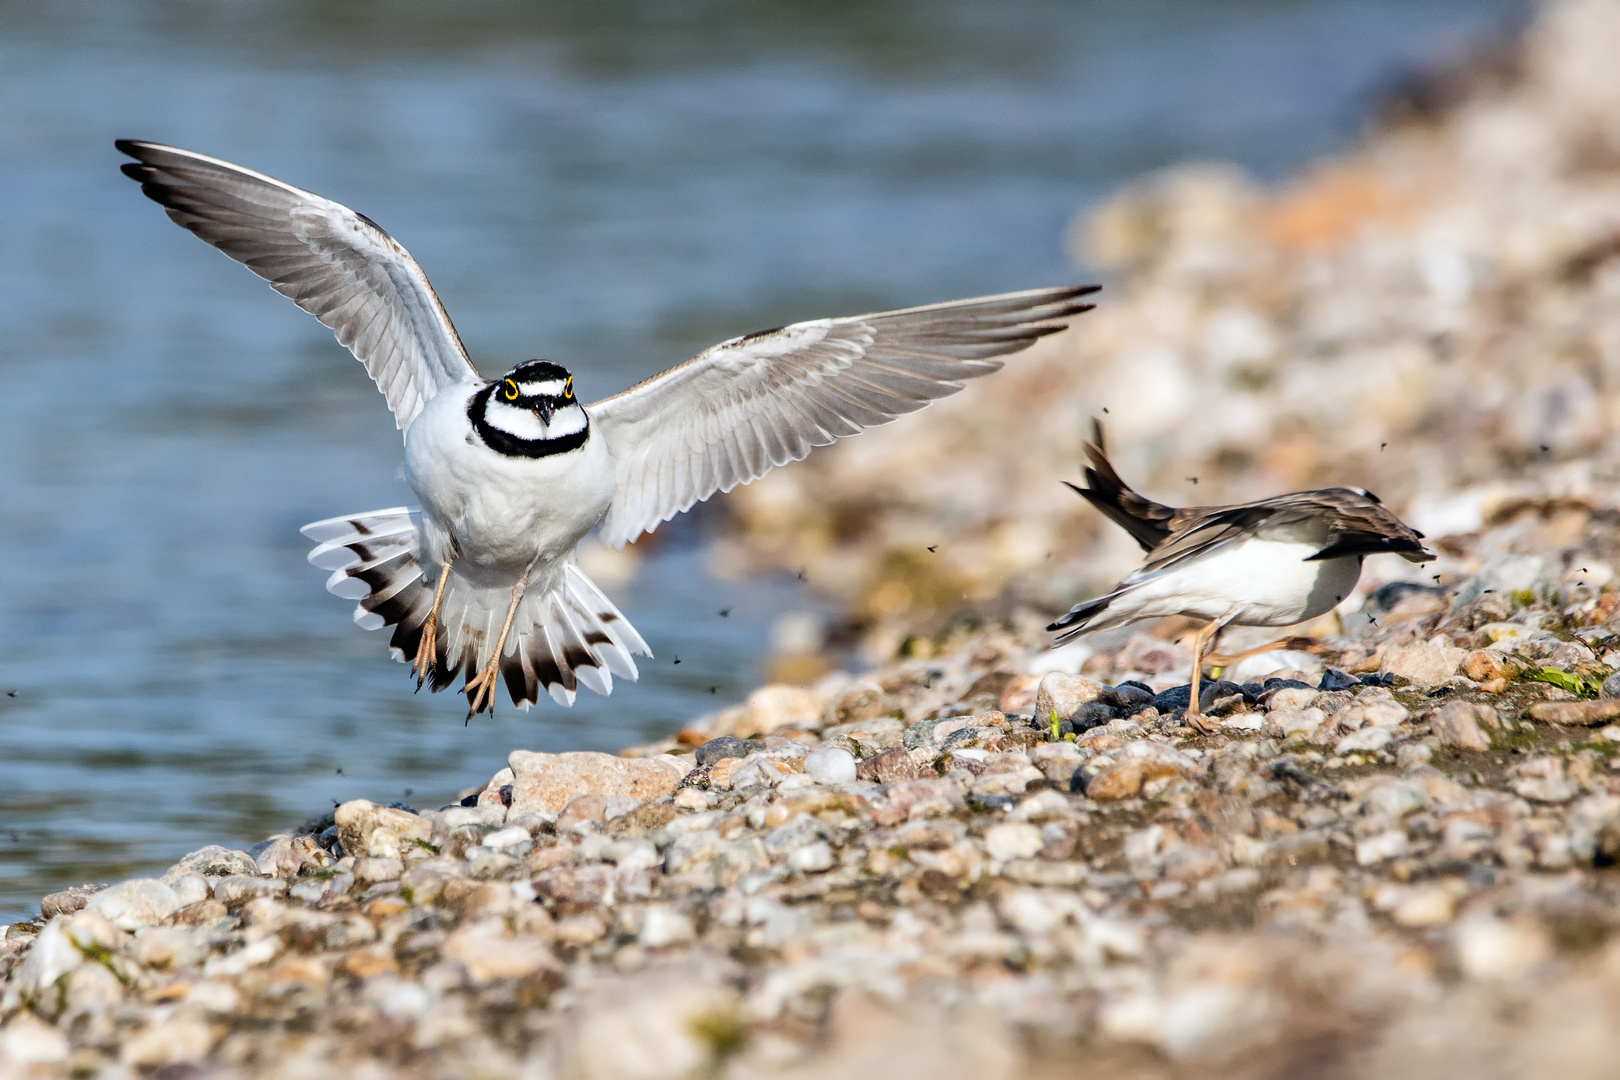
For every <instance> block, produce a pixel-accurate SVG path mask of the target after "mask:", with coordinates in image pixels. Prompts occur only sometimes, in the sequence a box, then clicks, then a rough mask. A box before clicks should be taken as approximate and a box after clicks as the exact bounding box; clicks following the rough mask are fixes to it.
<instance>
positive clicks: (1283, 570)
mask: <svg viewBox="0 0 1620 1080" xmlns="http://www.w3.org/2000/svg"><path fill="white" fill-rule="evenodd" d="M1092 439H1093V441H1092V442H1089V443H1087V444H1086V448H1085V449H1086V457H1088V458H1089V459H1091V465H1090V467H1088V468H1087V469H1086V486H1085V487H1083V488H1081V487H1075V486H1074V485H1073V484H1068V486H1069V487H1070V488H1073V489H1074V490H1075V491H1076V492H1077V493H1079V494H1080V496H1081V497H1083V498H1084V499H1085V500H1086V501H1087V502H1089V503H1091V505H1092V506H1095V507H1096V508H1097V509H1098V510H1101V511H1102V512H1103V513H1104V514H1106V515H1108V517H1109V518H1111V519H1112V520H1113V521H1114V523H1115V524H1116V525H1118V526H1119V527H1120V528H1122V529H1124V530H1125V531H1126V532H1128V533H1130V534H1131V535H1132V536H1133V537H1135V538H1136V542H1137V543H1138V544H1140V545H1142V550H1143V551H1146V552H1147V553H1148V558H1147V562H1146V563H1144V564H1143V565H1142V567H1141V569H1139V570H1136V571H1134V572H1132V573H1131V574H1130V575H1129V576H1127V577H1126V578H1125V580H1123V581H1121V582H1120V583H1119V585H1118V586H1116V587H1115V588H1114V591H1113V592H1110V593H1108V594H1107V595H1106V596H1099V597H1097V598H1096V599H1095V600H1087V601H1086V602H1085V603H1083V604H1076V605H1075V606H1074V607H1073V608H1071V609H1070V610H1069V613H1068V614H1067V615H1064V616H1063V617H1062V618H1061V619H1058V620H1057V621H1056V622H1054V623H1052V624H1051V625H1050V626H1048V627H1047V629H1048V630H1051V631H1058V632H1060V633H1059V634H1058V637H1057V640H1055V641H1054V642H1053V643H1052V644H1053V645H1054V646H1056V645H1061V644H1063V643H1064V642H1066V641H1068V640H1070V639H1071V638H1074V637H1075V636H1077V635H1079V634H1082V633H1085V632H1087V631H1091V630H1108V629H1112V628H1113V627H1116V626H1124V625H1126V624H1127V623H1133V622H1136V621H1137V620H1139V619H1158V618H1163V617H1165V616H1167V615H1186V616H1189V617H1191V618H1195V619H1202V620H1204V621H1205V622H1206V624H1207V625H1205V626H1204V627H1203V628H1202V629H1200V630H1199V631H1198V633H1197V635H1196V636H1194V638H1193V665H1192V697H1191V700H1190V701H1189V702H1188V705H1187V721H1188V723H1190V724H1192V725H1193V726H1194V727H1195V728H1197V729H1198V730H1200V731H1206V732H1207V731H1209V730H1211V729H1210V728H1209V727H1208V726H1207V725H1206V724H1205V723H1204V722H1203V720H1202V719H1201V717H1200V715H1199V711H1198V684H1199V681H1200V680H1201V679H1202V678H1203V667H1204V653H1205V651H1206V650H1207V649H1208V648H1209V647H1210V646H1211V645H1213V644H1214V641H1215V638H1216V636H1217V635H1218V634H1219V633H1220V632H1221V630H1222V628H1224V627H1226V626H1228V625H1236V626H1292V625H1294V624H1295V623H1302V622H1305V621H1306V620H1308V619H1314V618H1316V617H1317V616H1318V615H1321V614H1322V613H1323V612H1326V611H1331V610H1333V608H1334V607H1336V606H1337V605H1338V604H1339V602H1340V601H1342V600H1343V599H1344V598H1345V597H1346V596H1349V595H1350V592H1351V590H1352V589H1354V588H1355V587H1356V582H1357V581H1358V580H1360V578H1361V562H1362V560H1363V559H1365V558H1366V557H1367V556H1368V555H1376V554H1379V553H1380V552H1390V553H1392V554H1395V555H1399V556H1401V558H1403V559H1406V560H1407V561H1409V562H1415V563H1421V562H1428V561H1429V560H1430V559H1432V558H1434V553H1433V552H1431V551H1429V550H1427V549H1426V548H1424V546H1423V545H1422V543H1420V541H1421V540H1422V539H1423V534H1422V533H1420V532H1418V531H1417V530H1416V529H1413V528H1411V527H1410V526H1408V525H1407V524H1406V523H1405V522H1403V521H1401V520H1400V519H1399V518H1397V517H1396V516H1395V515H1394V514H1392V513H1390V512H1389V511H1388V510H1386V509H1384V507H1383V504H1381V503H1380V502H1379V501H1378V496H1376V495H1374V494H1373V493H1372V492H1370V491H1364V490H1362V489H1361V488H1323V489H1322V490H1320V491H1296V492H1294V493H1293V494H1292V495H1278V496H1277V497H1275V498H1271V499H1261V500H1260V501H1259V502H1252V503H1240V504H1238V505H1234V506H1187V507H1183V508H1182V509H1179V510H1177V509H1176V508H1174V507H1171V506H1164V505H1162V504H1160V503H1156V502H1153V501H1152V500H1151V499H1146V498H1144V497H1142V496H1141V495H1139V494H1137V493H1136V492H1134V491H1132V490H1131V489H1130V488H1129V487H1128V486H1126V484H1125V481H1123V480H1121V479H1120V478H1119V474H1118V473H1117V472H1115V471H1114V467H1113V465H1111V464H1109V462H1108V454H1107V451H1106V450H1105V449H1104V444H1103V432H1102V424H1100V423H1098V422H1097V421H1095V420H1094V421H1092ZM1064 483H1066V484H1067V483H1068V481H1064Z"/></svg>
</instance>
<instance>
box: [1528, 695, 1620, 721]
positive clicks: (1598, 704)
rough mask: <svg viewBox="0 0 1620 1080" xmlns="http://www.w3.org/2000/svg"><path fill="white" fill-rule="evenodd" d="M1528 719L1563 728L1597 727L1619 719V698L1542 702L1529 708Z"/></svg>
mask: <svg viewBox="0 0 1620 1080" xmlns="http://www.w3.org/2000/svg"><path fill="white" fill-rule="evenodd" d="M1530 717H1531V719H1534V720H1540V721H1541V722H1542V723H1545V724H1559V725H1561V726H1564V727H1597V726H1598V725H1599V724H1606V723H1608V722H1609V721H1610V720H1614V719H1616V718H1620V698H1609V699H1602V700H1598V701H1543V702H1542V703H1541V704H1539V705H1532V706H1530Z"/></svg>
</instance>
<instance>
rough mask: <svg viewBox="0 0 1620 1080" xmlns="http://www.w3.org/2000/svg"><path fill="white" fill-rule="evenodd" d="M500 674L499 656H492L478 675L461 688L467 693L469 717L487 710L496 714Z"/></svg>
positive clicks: (491, 713) (492, 714)
mask: <svg viewBox="0 0 1620 1080" xmlns="http://www.w3.org/2000/svg"><path fill="white" fill-rule="evenodd" d="M500 674H501V665H500V661H499V658H492V659H491V660H490V662H489V663H487V664H485V665H484V670H482V671H480V672H479V673H478V675H477V677H475V678H472V679H469V680H468V681H467V685H466V686H463V687H462V688H461V692H462V693H464V694H466V695H467V719H469V720H471V719H472V718H473V717H475V716H477V715H478V714H479V713H481V712H484V711H485V710H488V712H489V715H491V716H494V715H495V687H496V684H497V682H498V681H499V679H500Z"/></svg>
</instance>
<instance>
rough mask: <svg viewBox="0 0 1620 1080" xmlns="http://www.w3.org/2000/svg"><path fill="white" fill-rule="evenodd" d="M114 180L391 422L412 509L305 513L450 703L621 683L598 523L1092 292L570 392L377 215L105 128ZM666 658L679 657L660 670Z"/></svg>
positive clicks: (884, 415)
mask: <svg viewBox="0 0 1620 1080" xmlns="http://www.w3.org/2000/svg"><path fill="white" fill-rule="evenodd" d="M117 147H118V149H119V150H121V151H123V152H124V153H125V154H128V155H129V156H130V157H133V158H135V159H136V160H135V161H134V162H132V163H126V164H125V165H124V166H123V171H124V173H125V174H126V175H128V176H129V177H131V178H132V179H134V180H137V181H139V182H140V184H141V190H142V191H144V192H145V193H146V194H147V195H148V196H149V197H150V198H152V199H153V200H155V201H156V202H158V203H160V204H161V205H162V206H163V208H164V209H165V210H166V211H167V212H168V215H169V217H170V219H171V220H173V221H174V222H175V223H176V224H178V225H180V226H182V227H183V228H186V229H189V230H191V231H192V232H194V233H196V234H197V235H198V236H199V237H201V238H202V239H203V240H204V241H206V242H207V243H209V244H212V245H213V246H214V247H217V248H218V249H219V250H221V251H223V252H224V253H225V254H227V255H229V256H230V257H231V258H233V259H235V260H237V261H238V262H240V263H243V264H244V265H246V266H247V268H248V269H250V270H252V271H253V272H254V273H255V274H258V275H259V276H260V277H262V278H265V279H267V280H268V281H269V282H270V285H271V287H272V288H274V289H275V290H276V291H277V292H279V293H281V294H282V295H283V296H286V297H289V298H290V299H291V300H292V301H293V302H294V303H296V304H297V305H298V306H299V307H301V308H303V309H304V310H305V311H307V312H309V313H310V314H312V315H314V316H315V317H316V318H318V319H319V320H320V321H321V322H322V323H324V324H325V325H326V326H328V327H329V328H331V329H332V331H333V332H334V333H335V334H336V335H337V339H338V341H339V342H340V343H341V344H343V345H344V346H346V347H347V348H348V349H349V351H350V352H352V353H353V354H354V355H355V357H356V358H357V359H358V360H359V361H360V362H361V363H362V364H364V365H365V366H366V371H367V372H368V373H369V374H370V375H371V377H372V379H373V380H375V381H376V383H377V388H378V389H379V390H381V391H382V392H383V395H384V396H385V397H386V398H387V400H388V407H389V409H391V410H392V411H393V414H394V423H395V424H396V426H398V427H399V429H400V430H401V431H403V432H404V438H405V479H406V481H407V483H408V484H409V485H410V488H411V491H412V492H413V493H414V494H415V495H416V497H417V499H418V500H419V501H420V503H421V509H420V510H412V509H409V508H407V507H394V508H392V509H388V510H377V511H373V512H371V513H365V514H354V515H349V516H345V517H337V518H330V519H328V520H326V521H317V522H315V523H313V524H310V525H306V526H304V528H303V532H304V535H305V536H307V537H309V538H310V539H311V540H313V541H315V542H316V544H317V546H316V548H315V549H314V550H313V551H312V552H311V553H310V556H309V561H310V562H312V563H314V564H315V565H316V566H318V567H320V568H322V569H325V570H330V571H331V572H332V574H331V577H330V578H329V579H328V580H327V583H326V587H327V588H328V589H329V590H330V591H331V592H333V593H335V594H337V595H338V596H342V597H346V598H349V599H354V600H358V601H359V602H360V603H359V607H358V608H357V609H356V611H355V616H354V618H355V622H357V623H359V624H360V625H361V626H362V627H364V628H366V629H368V630H377V629H381V628H383V627H385V626H392V627H393V628H394V633H393V637H392V638H391V639H390V642H389V645H390V649H391V651H392V653H393V655H394V658H395V659H397V660H401V661H404V660H407V659H408V660H409V661H410V663H411V670H412V673H413V674H414V675H415V676H416V679H417V688H418V689H420V688H421V686H422V684H423V682H424V681H430V682H431V685H432V688H433V689H434V690H435V691H437V690H442V689H444V688H445V687H447V686H449V685H451V684H452V683H453V682H454V681H455V679H456V677H457V676H458V675H460V676H461V677H462V678H463V680H464V681H463V684H462V692H463V693H465V694H466V695H467V703H468V713H467V715H468V717H469V718H470V717H472V716H473V715H474V714H476V713H478V712H480V711H482V710H484V709H486V708H487V709H489V710H490V711H491V712H493V711H494V703H495V696H496V693H497V690H496V685H497V682H498V680H499V679H500V678H502V677H504V679H505V681H506V686H507V690H508V691H509V693H510V695H511V698H512V702H513V704H514V705H517V706H518V707H519V708H527V707H528V706H529V705H531V704H533V703H534V702H535V701H536V700H537V699H538V695H539V690H540V688H541V687H544V688H545V689H546V691H547V692H548V693H549V694H550V695H551V697H552V698H553V699H554V700H556V701H557V702H558V704H561V705H572V704H573V701H574V693H575V690H576V688H577V686H578V685H579V684H581V683H583V684H584V685H585V686H587V687H589V688H590V689H592V690H594V691H596V692H597V693H599V694H607V693H609V692H611V690H612V688H613V681H612V677H613V676H614V675H618V676H620V677H621V678H627V679H635V678H636V675H637V672H636V664H635V661H634V659H633V658H632V657H633V654H640V655H643V656H649V657H650V656H651V655H652V653H651V652H650V651H649V650H648V648H647V644H646V642H644V641H643V640H642V639H641V636H640V635H639V634H637V633H636V631H635V630H634V628H632V627H631V625H630V623H629V622H628V621H627V620H626V619H625V617H624V616H623V615H621V614H620V613H619V610H618V609H617V608H616V607H614V606H613V604H612V603H611V602H610V601H609V600H608V598H607V597H606V596H604V595H603V594H602V592H601V590H599V589H598V588H597V587H596V586H595V585H594V584H592V582H591V581H590V579H589V578H587V577H586V576H585V574H584V573H583V572H582V571H581V570H580V569H579V567H578V565H577V564H576V558H577V552H576V549H577V547H578V545H579V542H580V541H581V540H582V539H583V538H584V537H585V535H586V534H587V533H588V532H590V531H591V530H592V529H593V528H597V527H598V526H600V529H601V536H602V537H603V539H604V540H606V541H608V542H609V543H612V544H614V545H615V546H622V545H624V544H625V543H626V542H628V541H630V540H633V539H635V538H636V537H637V536H638V535H640V534H641V533H643V532H651V531H653V530H654V529H656V528H657V527H658V525H659V523H660V522H663V521H667V520H668V519H669V518H672V517H674V516H675V515H676V514H678V513H681V512H682V511H684V510H688V509H690V508H691V507H692V505H693V504H694V503H697V502H700V501H702V500H705V499H707V498H709V496H711V495H713V494H714V493H715V492H716V491H730V490H731V489H732V488H734V487H736V486H737V485H738V484H746V483H748V482H749V481H751V480H756V479H758V478H759V477H761V476H763V475H765V473H767V472H768V471H770V469H771V468H772V467H774V466H776V465H782V464H785V463H786V462H789V461H798V460H799V459H801V458H803V457H804V456H805V455H807V454H808V453H809V452H810V450H811V448H812V447H816V446H825V445H827V444H828V443H831V442H833V441H834V440H835V439H839V438H842V437H844V436H848V435H854V434H856V433H857V432H860V431H862V430H864V429H866V428H869V427H873V426H875V425H878V424H886V423H888V422H889V421H891V420H893V419H894V418H895V417H897V416H899V415H901V414H902V413H909V412H915V411H916V410H918V409H920V408H922V407H923V406H925V405H927V404H928V403H929V402H930V401H933V400H934V399H936V398H942V397H946V396H948V395H950V394H954V393H956V392H957V391H958V390H961V389H962V380H965V379H974V378H978V377H980V376H982V375H988V374H990V373H991V372H992V371H996V370H998V369H999V368H1000V367H1001V363H1000V362H999V361H997V360H995V359H992V358H993V357H998V356H1005V355H1007V354H1009V353H1016V352H1018V351H1020V350H1022V349H1025V348H1027V347H1028V346H1029V345H1031V344H1033V343H1034V342H1035V341H1036V340H1037V339H1039V338H1042V337H1045V336H1046V335H1048V334H1055V333H1057V332H1058V331H1060V330H1063V329H1065V328H1066V327H1067V325H1068V324H1067V322H1065V321H1064V320H1066V319H1068V318H1070V317H1071V316H1074V315H1078V314H1080V313H1081V312H1084V311H1088V310H1090V308H1091V306H1092V305H1090V304H1088V303H1082V302H1080V300H1079V298H1080V297H1082V296H1085V295H1087V294H1089V293H1092V292H1095V291H1096V288H1097V287H1096V286H1068V287H1062V288H1051V289H1034V290H1030V291H1027V292H1018V293H1007V294H1005V295H1001V296H986V297H980V298H977V299H973V300H958V301H954V302H951V303H945V304H933V305H930V306H927V307H917V308H907V309H905V310H901V311H888V312H882V313H879V314H874V315H856V316H851V317H846V318H836V319H816V320H812V321H810V322H801V323H795V324H793V325H792V326H785V327H779V328H777V329H774V330H763V331H760V332H759V333H755V334H748V335H746V336H744V337H738V338H732V339H731V340H730V341H724V342H721V343H720V344H719V345H716V346H714V347H712V348H710V349H707V350H705V351H704V352H702V353H700V354H699V355H698V356H697V357H695V358H694V359H692V360H689V361H687V362H686V363H684V364H682V365H680V366H679V367H675V368H671V369H670V370H668V371H665V372H663V373H662V374H660V375H655V376H653V377H652V378H650V379H648V380H646V381H645V382H642V383H638V384H637V385H635V386H633V387H631V388H630V389H628V390H626V391H624V392H623V393H620V394H616V395H614V396H613V397H609V398H604V399H603V400H601V401H597V402H594V403H592V404H589V405H586V404H582V403H581V402H580V400H579V399H578V398H577V397H575V394H574V377H573V376H572V375H571V374H570V373H569V372H568V370H567V369H566V368H564V367H563V366H562V365H561V364H556V363H552V362H550V361H547V360H529V361H526V362H524V363H521V364H518V365H517V366H516V367H514V368H512V369H511V370H510V371H508V372H507V373H506V374H505V375H504V376H502V377H501V378H499V379H496V380H493V381H491V380H488V379H485V378H483V377H482V376H480V375H479V374H478V372H477V370H476V369H475V368H474V367H473V365H472V362H471V360H470V359H469V358H468V356H467V351H466V349H465V348H463V347H462V344H461V339H460V337H458V336H457V334H456V330H455V327H454V326H452V325H451V322H450V317H449V315H448V314H446V313H445V310H444V308H443V306H442V305H441V304H440V303H439V298H438V297H437V296H436V295H435V294H434V292H433V287H432V286H431V285H429V284H428V280H427V277H426V275H424V274H423V273H422V270H421V268H420V267H419V266H417V264H416V262H415V260H413V259H412V258H411V256H410V254H409V253H408V252H407V251H406V250H405V249H404V248H403V247H401V246H400V245H399V243H398V242H396V241H395V240H394V238H393V237H391V236H389V235H388V234H387V233H386V232H384V231H383V230H382V229H381V228H380V227H379V226H378V225H377V224H376V223H375V222H373V221H372V220H371V219H369V218H367V217H366V216H365V215H363V214H358V213H356V212H354V211H353V210H350V209H348V208H347V207H345V206H340V205H339V204H337V203H335V202H332V201H331V200H329V199H324V198H322V197H321V196H319V195H314V194H311V193H310V192H308V191H303V190H300V189H299V188H295V187H292V186H291V185H289V184H284V183H282V182H281V181H279V180H275V179H272V178H271V177H268V176H265V175H263V174H262V173H257V172H254V171H252V170H251V169H244V168H242V167H241V166H239V165H233V164H231V163H230V162H228V161H220V160H218V159H217V158H211V157H205V156H204V155H202V154H197V153H192V152H191V151H189V150H180V149H177V148H175V147H172V146H162V145H159V144H156V143H149V142H137V141H133V140H128V139H123V140H119V141H118V143H117ZM678 662H679V661H677V663H678Z"/></svg>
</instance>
